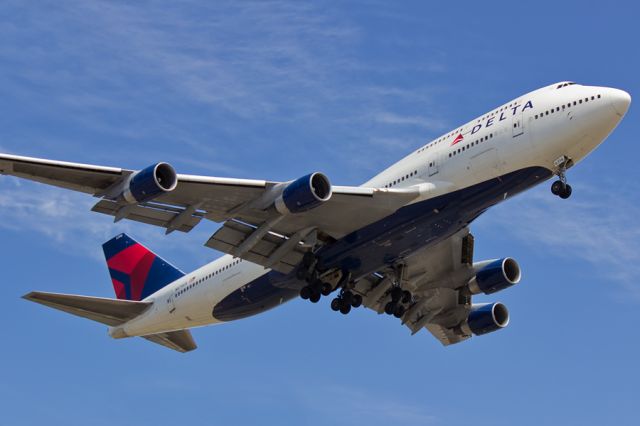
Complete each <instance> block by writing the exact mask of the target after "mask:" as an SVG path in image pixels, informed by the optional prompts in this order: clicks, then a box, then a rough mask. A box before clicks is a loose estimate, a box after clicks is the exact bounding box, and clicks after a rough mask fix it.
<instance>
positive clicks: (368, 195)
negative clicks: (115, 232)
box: [0, 154, 433, 273]
mask: <svg viewBox="0 0 640 426" xmlns="http://www.w3.org/2000/svg"><path fill="white" fill-rule="evenodd" d="M134 173H136V172H135V171H134V170H128V169H122V168H117V167H103V166H96V165H90V164H79V163H69V162H62V161H54V160H46V159H39V158H31V157H22V156H15V155H7V154H0V174H5V175H11V176H17V177H20V178H24V179H29V180H33V181H36V182H41V183H45V184H49V185H54V186H58V187H61V188H66V189H71V190H74V191H80V192H84V193H87V194H92V195H93V196H95V197H98V198H100V200H99V201H98V203H96V205H95V206H94V207H93V209H92V210H93V211H96V212H99V213H103V214H108V215H112V216H114V217H115V220H116V221H117V220H120V219H123V218H126V219H129V220H135V221H139V222H144V223H147V224H151V225H155V226H160V227H164V228H166V230H167V232H171V231H175V230H178V231H183V232H189V231H190V230H191V229H193V228H194V227H195V226H196V225H197V224H198V223H199V222H200V221H201V220H202V219H208V220H212V221H215V222H224V223H225V225H224V226H223V227H222V228H221V229H220V230H219V231H218V232H217V233H216V234H214V235H213V236H212V237H211V238H210V239H209V241H208V242H207V244H206V245H207V246H209V247H211V248H215V249H217V250H220V251H223V252H225V253H230V254H233V255H235V256H237V257H242V258H245V259H246V260H249V261H252V262H255V263H258V264H261V265H263V266H266V267H270V268H272V269H276V270H279V271H280V272H284V273H288V272H290V271H291V270H292V268H293V266H295V265H296V264H298V263H299V261H300V259H301V257H302V255H303V253H304V251H306V248H305V247H304V246H303V243H304V242H305V241H308V240H313V242H315V241H317V240H318V239H320V240H323V239H324V240H332V239H338V238H341V237H343V236H345V235H347V234H349V233H350V232H352V231H354V230H357V229H359V228H361V227H363V226H365V225H367V224H370V223H372V222H375V221H377V220H379V219H382V218H384V217H385V216H387V215H389V214H391V213H393V212H395V211H396V210H397V209H398V208H400V207H402V206H404V205H406V204H408V203H410V202H411V201H413V200H415V199H417V198H418V197H421V196H424V194H425V191H427V192H433V184H425V185H426V186H425V187H411V188H403V189H387V188H363V187H349V186H333V187H332V192H333V193H332V196H331V198H330V199H329V200H328V201H327V202H325V203H323V204H322V205H320V206H319V207H317V208H314V209H311V210H308V211H306V212H304V213H293V214H288V215H286V216H284V217H283V216H281V215H278V214H277V213H274V209H273V208H264V206H263V205H260V203H259V202H258V203H257V204H256V201H260V200H261V197H263V196H264V194H265V193H267V192H268V191H269V190H271V189H272V188H274V187H275V186H276V185H280V184H282V182H273V181H266V180H249V179H232V178H220V177H209V176H195V175H185V174H178V175H177V186H176V187H175V189H174V190H172V191H170V192H166V193H163V194H161V195H159V196H158V197H156V198H154V199H153V200H152V201H147V202H135V201H134V202H129V203H123V201H122V200H118V199H116V198H114V197H113V194H114V191H115V190H118V188H121V187H122V186H123V183H126V182H127V179H130V178H131V176H133V175H134Z"/></svg>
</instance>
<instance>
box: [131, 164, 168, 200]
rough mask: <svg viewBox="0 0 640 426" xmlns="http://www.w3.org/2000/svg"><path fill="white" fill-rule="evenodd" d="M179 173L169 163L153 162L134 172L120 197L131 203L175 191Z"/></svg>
mask: <svg viewBox="0 0 640 426" xmlns="http://www.w3.org/2000/svg"><path fill="white" fill-rule="evenodd" d="M177 185H178V175H177V174H176V171H175V170H174V169H173V167H171V165H170V164H168V163H157V164H153V165H151V166H149V167H147V168H145V169H142V170H140V171H138V172H135V173H134V174H132V175H131V176H130V177H129V178H128V179H127V180H126V181H125V183H124V185H123V186H124V189H123V190H122V191H121V193H120V194H121V195H120V197H121V198H123V199H124V200H125V201H127V202H128V203H131V204H135V203H142V202H145V201H150V200H153V199H154V198H157V197H158V196H160V195H162V194H164V193H167V192H171V191H173V190H174V189H175V188H176V186H177Z"/></svg>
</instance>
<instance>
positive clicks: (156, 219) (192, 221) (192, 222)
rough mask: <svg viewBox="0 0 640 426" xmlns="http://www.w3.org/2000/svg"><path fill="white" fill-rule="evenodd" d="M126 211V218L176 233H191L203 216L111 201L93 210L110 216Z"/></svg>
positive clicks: (102, 201) (158, 207) (175, 208)
mask: <svg viewBox="0 0 640 426" xmlns="http://www.w3.org/2000/svg"><path fill="white" fill-rule="evenodd" d="M122 209H126V212H124V217H126V218H127V219H129V220H134V221H136V222H142V223H146V224H148V225H155V226H159V227H162V228H167V229H171V230H175V231H181V232H189V231H191V230H192V229H193V228H195V227H196V225H198V223H200V221H201V220H202V214H201V213H200V212H196V211H193V213H191V212H189V211H188V210H187V209H184V208H177V207H172V206H165V205H162V204H157V203H142V204H137V205H136V204H133V205H125V206H123V205H122V204H119V203H117V202H115V201H111V200H101V201H99V202H98V203H97V204H96V205H94V206H93V208H92V209H91V210H92V211H94V212H98V213H102V214H106V215H109V216H114V217H116V218H118V216H119V215H120V214H121V213H122Z"/></svg>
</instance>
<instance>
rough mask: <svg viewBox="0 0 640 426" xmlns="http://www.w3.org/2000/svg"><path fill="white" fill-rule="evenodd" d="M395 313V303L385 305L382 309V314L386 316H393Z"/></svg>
mask: <svg viewBox="0 0 640 426" xmlns="http://www.w3.org/2000/svg"><path fill="white" fill-rule="evenodd" d="M395 311H396V304H395V302H389V303H387V304H386V305H385V307H384V313H385V314H387V315H393V313H394V312H395Z"/></svg>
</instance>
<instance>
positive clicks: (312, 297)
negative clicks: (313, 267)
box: [309, 292, 320, 303]
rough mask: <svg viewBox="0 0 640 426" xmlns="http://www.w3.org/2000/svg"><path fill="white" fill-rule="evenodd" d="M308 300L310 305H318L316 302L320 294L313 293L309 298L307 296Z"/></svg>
mask: <svg viewBox="0 0 640 426" xmlns="http://www.w3.org/2000/svg"><path fill="white" fill-rule="evenodd" d="M309 300H310V301H311V303H318V301H320V293H316V292H313V293H312V294H311V296H309Z"/></svg>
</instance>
